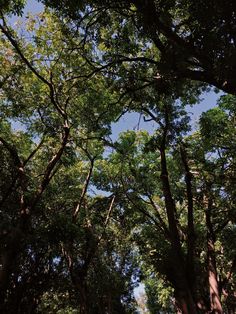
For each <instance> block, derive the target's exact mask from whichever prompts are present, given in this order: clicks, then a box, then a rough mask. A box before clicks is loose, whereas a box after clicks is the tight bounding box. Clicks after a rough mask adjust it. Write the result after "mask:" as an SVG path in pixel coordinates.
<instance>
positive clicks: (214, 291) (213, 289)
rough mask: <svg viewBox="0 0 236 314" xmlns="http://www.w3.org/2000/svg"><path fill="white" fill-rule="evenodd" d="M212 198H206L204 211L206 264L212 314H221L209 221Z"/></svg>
mask: <svg viewBox="0 0 236 314" xmlns="http://www.w3.org/2000/svg"><path fill="white" fill-rule="evenodd" d="M212 205H213V203H212V199H208V208H207V210H206V212H205V215H206V226H207V266H208V280H209V290H210V291H209V292H210V304H211V313H212V314H223V309H222V305H221V299H220V289H219V282H218V278H217V268H216V257H215V234H214V230H213V226H212V222H211V210H212Z"/></svg>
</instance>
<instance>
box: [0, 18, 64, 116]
mask: <svg viewBox="0 0 236 314" xmlns="http://www.w3.org/2000/svg"><path fill="white" fill-rule="evenodd" d="M3 21H4V20H3ZM0 30H1V31H2V32H3V34H4V35H5V36H6V37H7V39H8V40H9V42H10V43H11V44H12V46H13V47H14V48H15V50H16V52H17V53H18V55H19V56H20V58H21V59H22V61H23V62H24V63H25V65H26V66H27V67H28V68H29V69H30V70H31V72H32V73H34V74H35V76H36V77H38V78H39V79H40V80H41V81H42V82H43V83H44V84H46V85H47V86H48V87H49V91H50V99H51V102H52V104H53V105H54V107H55V108H56V110H57V111H58V112H59V113H60V115H61V116H62V117H63V118H66V114H65V112H64V111H63V109H62V108H61V107H60V105H59V104H58V103H57V101H56V100H55V93H54V88H53V85H52V84H51V83H50V82H49V81H48V80H46V79H45V78H44V77H43V76H42V75H41V74H40V73H39V72H38V71H37V70H36V69H35V68H34V67H33V65H32V64H31V63H30V62H29V60H28V59H27V58H26V57H25V56H24V54H23V52H22V51H21V49H20V47H19V45H18V43H17V41H16V40H15V39H14V38H13V36H12V35H11V33H10V31H9V29H8V27H7V25H6V22H5V21H4V25H1V24H0Z"/></svg>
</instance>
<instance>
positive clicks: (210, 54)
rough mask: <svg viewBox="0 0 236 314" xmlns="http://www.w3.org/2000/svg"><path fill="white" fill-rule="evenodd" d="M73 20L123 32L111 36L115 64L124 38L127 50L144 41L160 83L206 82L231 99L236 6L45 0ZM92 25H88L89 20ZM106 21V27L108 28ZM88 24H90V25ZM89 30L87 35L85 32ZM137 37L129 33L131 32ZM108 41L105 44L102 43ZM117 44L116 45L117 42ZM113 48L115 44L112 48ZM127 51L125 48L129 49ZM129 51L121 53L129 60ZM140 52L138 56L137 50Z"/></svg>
mask: <svg viewBox="0 0 236 314" xmlns="http://www.w3.org/2000/svg"><path fill="white" fill-rule="evenodd" d="M43 3H45V4H46V5H49V6H52V7H55V8H56V9H57V10H59V11H60V14H65V15H67V16H70V17H71V18H72V19H74V20H75V21H77V22H80V21H81V20H83V19H84V17H83V16H84V15H83V12H86V14H88V16H89V19H88V23H87V24H88V25H90V22H91V21H92V20H93V22H98V23H100V27H101V25H102V26H104V27H107V26H108V29H111V28H112V25H115V29H116V30H117V29H119V28H120V29H122V30H123V32H122V34H123V35H124V34H125V33H126V39H125V38H124V37H123V36H119V35H120V33H119V32H116V31H115V32H114V37H113V39H114V38H116V41H118V43H116V44H115V46H116V47H117V48H118V50H117V49H116V53H115V54H114V55H113V61H115V60H117V57H118V56H119V55H121V54H122V50H119V48H120V47H121V45H120V44H121V43H122V45H123V44H124V39H125V40H126V41H128V42H129V46H130V47H132V46H133V45H136V40H137V37H138V38H139V40H144V41H146V40H148V41H149V43H150V42H151V43H152V44H153V45H154V46H155V47H156V49H157V51H156V53H155V54H154V55H153V57H152V58H151V60H150V62H155V63H156V72H157V73H158V75H157V76H158V77H159V79H160V78H161V77H164V78H166V79H170V80H171V81H172V82H173V81H175V80H176V81H178V80H179V79H181V80H182V79H190V80H194V81H200V82H204V83H207V84H210V85H213V86H215V87H217V88H218V89H221V90H223V91H225V92H227V93H231V94H234V95H235V85H234V80H235V76H234V75H235V61H234V60H235V53H236V50H235V12H236V7H235V2H234V1H233V0H231V1H227V5H226V3H225V1H222V0H219V1H207V2H206V1H205V2H200V3H196V1H192V0H188V1H186V0H183V1H156V0H148V1H140V0H137V1H109V0H107V1H98V0H95V1H79V2H78V1H73V0H71V1H62V2H57V1H50V0H47V1H43ZM89 21H90V22H89ZM108 23H109V24H108ZM91 25H94V24H93V23H91ZM88 32H89V31H88ZM133 32H134V33H135V34H136V35H135V36H134V35H133V34H134V33H133ZM106 41H107V38H106V39H105V41H104V43H106ZM119 41H120V43H119ZM113 47H114V46H113ZM128 50H129V49H128ZM130 53H132V49H131V50H129V51H127V54H126V55H125V56H126V57H128V56H129V55H130ZM138 54H139V56H140V54H141V55H142V51H141V50H139V51H138Z"/></svg>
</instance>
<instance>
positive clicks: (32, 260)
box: [0, 12, 135, 313]
mask: <svg viewBox="0 0 236 314" xmlns="http://www.w3.org/2000/svg"><path fill="white" fill-rule="evenodd" d="M55 25H56V26H57V27H56V29H55ZM0 28H1V31H2V34H1V42H0V44H1V47H2V50H1V56H0V58H1V61H2V63H3V64H4V65H5V67H4V68H2V69H1V77H2V86H1V104H0V106H1V137H0V142H1V155H2V157H3V161H4V162H3V163H2V167H1V175H2V178H3V179H4V178H6V182H4V184H1V216H2V221H1V240H2V241H1V270H0V286H1V311H2V312H3V313H16V312H22V313H26V312H27V313H34V312H35V311H37V309H39V306H41V308H42V309H43V308H44V306H46V305H45V304H44V305H43V304H42V302H43V301H42V302H41V300H44V302H45V303H47V300H50V299H53V300H55V299H57V297H58V298H59V297H60V296H61V295H62V294H63V295H64V300H65V301H64V302H65V304H64V305H63V306H65V308H66V305H67V304H66V303H67V302H68V303H69V305H71V307H72V309H75V307H77V310H78V311H80V312H81V313H104V311H105V309H107V308H109V307H110V308H111V309H113V311H114V312H117V313H121V312H122V311H123V312H124V313H126V312H127V313H128V312H129V311H131V309H132V304H133V299H132V283H131V279H130V278H131V277H132V276H133V274H134V273H135V266H133V264H131V260H132V258H133V257H132V252H129V251H128V248H127V247H125V246H124V247H122V248H121V249H120V250H119V249H118V248H116V247H114V248H110V247H109V245H111V242H109V241H108V240H106V233H107V232H108V231H107V230H106V229H108V224H109V223H110V215H111V211H112V210H113V202H114V197H113V196H110V197H105V196H104V198H102V199H101V200H100V201H99V199H97V198H93V197H92V196H89V195H88V193H89V188H90V186H91V178H92V173H93V167H94V162H95V161H96V160H97V159H100V158H101V156H102V154H103V151H104V147H103V145H102V143H103V138H106V136H107V135H108V134H109V132H110V122H111V121H112V120H113V119H114V117H116V116H117V115H118V114H119V111H120V108H119V106H118V105H117V98H118V96H117V94H116V92H115V91H114V88H113V85H112V82H111V81H110V80H105V79H104V78H103V77H102V76H101V75H100V74H99V73H97V75H96V76H95V77H94V78H90V75H89V74H90V72H91V69H93V66H92V65H91V64H90V63H89V62H88V61H87V60H86V58H84V57H83V54H84V51H85V50H86V51H87V52H88V50H89V49H90V48H91V47H90V46H87V45H86V46H82V47H81V51H80V52H81V58H78V52H79V51H78V49H77V50H76V54H75V53H74V46H75V43H74V40H75V41H76V44H77V45H78V43H79V42H80V41H81V40H83V35H81V38H80V39H78V37H77V38H76V39H74V38H73V37H70V36H66V37H65V36H64V35H63V31H62V30H63V26H62V25H61V23H60V20H59V19H57V18H56V17H54V16H53V15H51V14H50V12H45V13H42V14H39V15H38V16H36V17H33V16H29V17H28V21H27V24H26V29H25V30H24V32H22V33H21V32H20V31H19V30H15V31H13V30H12V29H11V28H10V27H9V26H8V25H7V22H6V20H5V18H4V16H2V24H1V26H0ZM108 106H109V112H108V110H107V107H108ZM111 108H113V114H112V109H111ZM14 121H17V122H18V123H21V127H22V131H18V132H15V131H14V130H12V128H11V124H12V123H13V122H14ZM13 125H14V124H13ZM62 183H63V184H62ZM61 184H62V186H61ZM68 184H69V186H68ZM70 185H71V186H72V188H70ZM55 195H58V196H57V197H55ZM62 196H63V197H62ZM98 213H99V214H98ZM115 227H116V226H114V228H115ZM109 232H110V233H111V234H113V231H112V228H111V230H110V231H109ZM55 235H56V237H55ZM111 237H112V236H111ZM113 238H114V236H113ZM108 242H109V243H108ZM108 244H109V245H108ZM114 256H115V257H116V258H114ZM118 257H119V258H120V259H122V264H121V265H119V266H118V261H117V260H116V259H118ZM95 260H96V262H97V263H95ZM91 263H92V264H93V263H95V264H97V268H95V269H93V268H92V266H91ZM101 273H106V275H107V280H108V282H109V281H113V282H117V288H116V289H113V291H112V290H111V289H110V286H109V287H107V286H106V285H105V283H104V282H103V285H102V282H101V277H99V276H101ZM57 276H58V279H55V278H56V277H57ZM59 282H60V283H63V284H64V288H63V285H62V286H61V284H59ZM98 284H99V287H100V291H99V292H98V290H97V289H98ZM96 285H97V286H96ZM70 289H72V291H73V293H71V297H72V299H73V300H75V301H72V302H71V303H70V301H68V297H70V296H68V297H67V293H68V291H69V290H70ZM90 296H92V297H93V298H94V300H97V301H98V302H97V304H98V305H100V308H97V307H95V305H94V308H92V307H91V306H90V308H88V307H87V306H88V302H87V301H86V299H87V298H88V297H90ZM99 298H101V300H100V299H99ZM126 298H127V300H126ZM128 301H129V303H128ZM95 304H96V301H95ZM125 304H126V305H125ZM54 305H55V302H54ZM55 306H56V307H57V305H55Z"/></svg>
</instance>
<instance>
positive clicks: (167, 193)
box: [160, 147, 197, 314]
mask: <svg viewBox="0 0 236 314" xmlns="http://www.w3.org/2000/svg"><path fill="white" fill-rule="evenodd" d="M160 153H161V182H162V189H163V194H164V198H165V206H166V212H167V218H168V223H169V231H170V239H171V251H172V263H173V270H174V281H175V296H176V301H177V306H178V308H179V309H180V310H181V311H182V313H183V314H197V309H196V305H195V303H194V299H193V296H192V293H191V289H190V286H189V283H188V280H187V275H186V272H185V269H184V265H185V261H184V257H183V254H182V250H181V243H180V238H179V232H178V228H177V221H176V208H175V203H174V200H173V197H172V193H171V189H170V183H169V175H168V170H167V164H166V155H165V149H164V148H163V147H161V149H160Z"/></svg>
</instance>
